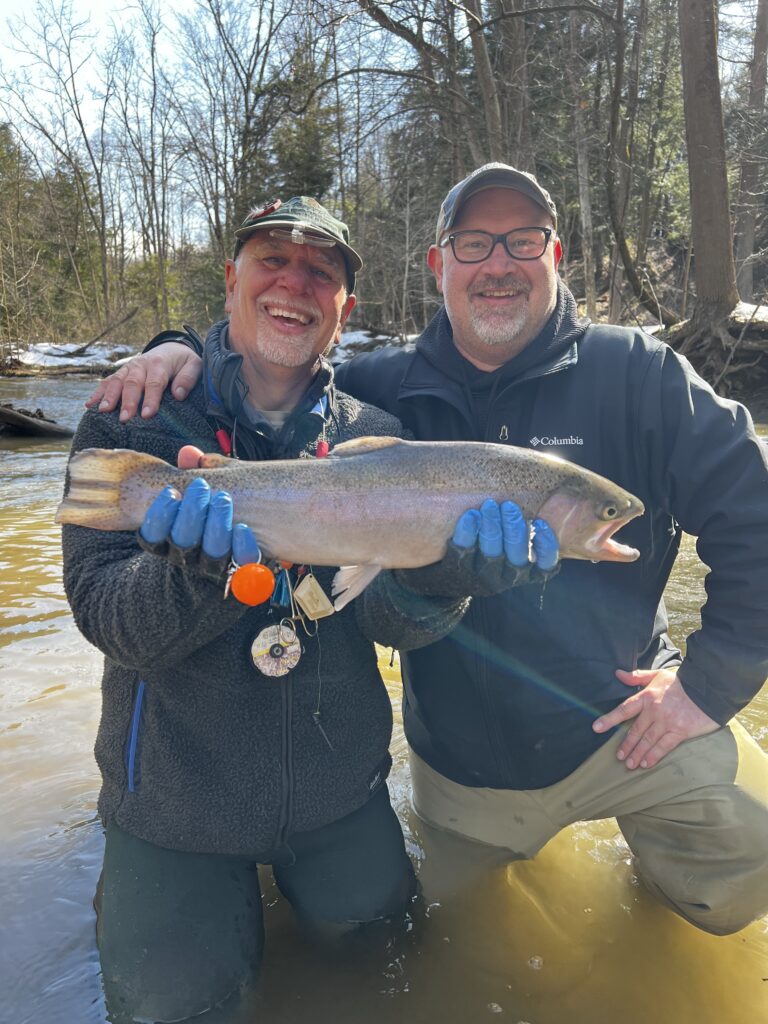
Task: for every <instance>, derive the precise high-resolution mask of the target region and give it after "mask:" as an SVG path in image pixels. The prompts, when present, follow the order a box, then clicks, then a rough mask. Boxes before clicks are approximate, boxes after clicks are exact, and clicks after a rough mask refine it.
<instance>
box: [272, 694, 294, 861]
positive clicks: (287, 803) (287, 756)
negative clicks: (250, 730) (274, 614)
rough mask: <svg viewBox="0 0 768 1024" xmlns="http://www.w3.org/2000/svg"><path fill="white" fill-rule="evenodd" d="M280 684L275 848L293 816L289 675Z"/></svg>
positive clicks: (282, 837)
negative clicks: (278, 807)
mask: <svg viewBox="0 0 768 1024" xmlns="http://www.w3.org/2000/svg"><path fill="white" fill-rule="evenodd" d="M278 685H279V686H280V703H281V708H280V712H281V716H280V718H281V720H280V727H281V734H282V735H281V748H282V751H281V752H282V756H281V762H280V795H281V800H280V817H279V819H278V825H277V838H276V841H275V846H276V848H279V847H281V846H282V845H283V844H284V843H285V840H286V837H287V836H288V830H289V828H290V825H291V819H292V817H293V729H292V725H293V683H292V682H291V679H290V675H289V676H288V677H287V678H286V679H285V682H281V683H279V684H278Z"/></svg>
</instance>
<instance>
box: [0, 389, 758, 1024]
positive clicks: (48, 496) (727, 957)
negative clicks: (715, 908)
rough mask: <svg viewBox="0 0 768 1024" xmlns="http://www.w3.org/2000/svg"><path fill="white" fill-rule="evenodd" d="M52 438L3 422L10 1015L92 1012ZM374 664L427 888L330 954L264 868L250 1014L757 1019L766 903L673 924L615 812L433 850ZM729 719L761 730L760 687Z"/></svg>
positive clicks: (90, 860)
mask: <svg viewBox="0 0 768 1024" xmlns="http://www.w3.org/2000/svg"><path fill="white" fill-rule="evenodd" d="M90 390H91V382H90V381H87V380H72V379H66V380H55V381H51V380H49V381H33V382H18V381H17V382H1V383H0V400H3V401H8V400H11V401H18V402H21V403H22V404H23V403H24V402H26V403H27V404H31V405H41V406H42V407H43V408H44V410H45V411H46V413H47V414H48V415H52V416H54V417H55V418H57V419H59V420H61V421H63V422H69V423H71V424H73V425H74V423H76V421H77V419H78V418H79V413H80V408H81V404H82V401H83V399H84V397H85V396H86V395H87V394H88V393H89V392H90ZM66 450H67V448H66V444H62V443H60V442H45V441H40V442H35V443H34V444H32V445H27V444H25V443H19V442H13V441H10V440H7V439H5V440H2V439H0V460H2V467H3V473H2V483H0V488H1V493H2V501H1V502H0V680H1V682H0V753H1V754H2V758H3V763H4V765H5V781H4V785H3V787H2V788H1V789H0V814H1V815H2V821H3V823H4V827H3V829H2V832H1V833H0V844H1V848H2V857H3V868H4V870H3V872H2V873H1V874H0V908H1V911H0V912H1V914H2V922H3V931H4V935H3V976H2V985H3V1011H2V1013H0V1019H3V1020H8V1021H9V1024H10V1022H13V1024H27V1022H29V1024H33V1022H34V1024H42V1022H45V1024H59V1022H61V1024H102V1022H103V1021H104V1016H105V1010H104V1005H103V999H102V996H101V989H100V984H99V975H98V958H97V954H96V950H95V942H94V931H93V928H94V921H93V912H92V909H91V904H90V901H91V898H92V895H93V889H94V886H95V881H96V877H97V875H98V870H99V865H100V860H101V852H102V838H101V830H100V827H99V825H98V823H97V821H96V819H95V806H96V797H97V793H98V773H97V770H96V766H95V763H94V761H93V754H92V749H93V741H94V737H95V734H96V727H97V722H98V713H99V677H100V662H101V658H100V655H99V654H98V653H97V652H96V651H95V650H94V649H93V648H91V647H89V646H88V644H86V643H85V641H84V640H83V639H82V638H81V637H80V635H79V633H78V632H77V630H76V629H75V627H74V624H73V622H72V619H71V616H70V614H69V611H68V609H67V606H66V602H65V600H64V597H63V593H62V589H61V567H60V556H59V539H58V530H57V529H56V528H55V527H54V525H53V511H54V508H55V505H56V503H57V500H58V497H59V494H60V490H61V483H62V479H63V467H64V462H65V458H66ZM702 574H703V573H702V569H701V567H700V566H699V564H698V562H697V560H696V557H695V551H694V548H693V544H692V542H689V541H686V543H685V544H684V547H683V555H682V558H681V560H680V563H679V566H678V569H677V571H676V574H675V577H674V579H673V581H672V583H671V584H670V587H669V591H668V598H669V609H670V615H671V621H672V628H673V631H674V632H675V633H676V635H677V636H678V637H679V636H683V635H685V633H686V632H688V631H689V630H690V629H691V628H692V626H693V624H694V623H695V622H696V621H697V618H698V609H699V607H700V604H701V601H702V599H703V586H702ZM382 669H383V672H384V674H385V676H386V678H387V681H388V686H389V689H390V693H391V695H392V698H393V703H394V705H395V709H396V718H397V719H398V721H397V727H396V732H395V737H394V740H393V746H392V751H393V757H394V770H393V773H392V777H391V791H392V794H393V801H394V804H395V807H396V809H397V811H398V814H399V816H400V819H401V821H402V822H403V824H404V828H405V832H406V841H407V845H408V850H409V853H410V854H411V856H412V858H413V860H414V862H415V863H416V865H417V867H418V868H419V869H420V872H421V876H422V879H423V881H424V883H425V900H424V902H423V903H421V904H419V905H418V906H417V907H415V908H414V917H413V921H412V922H411V924H410V928H409V930H408V931H407V932H406V934H405V935H404V936H403V937H402V941H401V943H400V944H399V945H398V946H396V947H393V948H392V949H391V950H389V951H388V955H387V957H386V958H385V959H384V960H383V961H380V962H377V963H375V964H371V965H368V966H367V967H366V966H364V965H360V964H342V965H339V964H335V965H329V962H328V959H327V958H326V957H323V956H321V955H318V953H317V952H316V951H313V950H310V949H308V948H307V947H306V946H304V945H303V944H302V943H301V941H300V940H299V938H298V936H297V932H296V928H295V924H294V921H293V917H292V914H291V911H290V908H289V907H288V905H287V904H286V903H285V901H284V900H283V899H282V897H281V896H280V895H279V893H278V892H277V890H276V888H275V887H274V884H273V883H272V882H271V879H270V876H269V874H268V873H267V872H265V873H264V876H263V879H262V882H263V889H264V894H265V895H264V899H265V907H266V923H267V932H268V951H267V957H266V963H265V971H264V978H263V984H262V989H261V992H260V994H259V999H258V1005H257V1006H256V1008H255V1010H254V1019H260V1020H269V1021H273V1022H275V1024H310V1022H311V1024H326V1022H327V1024H330V1022H331V1021H333V1022H334V1024H359V1022H360V1021H365V1022H366V1024H390V1022H391V1024H395V1022H398V1024H401V1022H403V1024H434V1022H435V1021H438V1020H440V1021H442V1022H445V1024H476V1022H482V1021H486V1020H488V1021H492V1020H494V1019H496V1018H498V1019H500V1020H503V1021H511V1022H513V1024H514V1022H526V1021H527V1022H530V1024H563V1022H565V1021H568V1024H602V1022H605V1021H609V1020H621V1021H622V1024H647V1022H648V1021H649V1020H657V1021H661V1022H663V1024H667V1022H668V1024H672V1022H674V1024H737V1022H738V1024H740V1022H741V1021H748V1022H754V1024H757V1022H758V1021H762V1020H766V1018H767V1017H768V1014H767V1013H766V1005H768V981H766V980H765V979H766V978H768V921H766V920H764V921H762V922H759V923H757V924H754V925H752V926H751V927H750V928H748V929H746V930H745V931H744V932H742V933H740V934H739V935H736V936H730V937H727V938H713V937H712V936H708V935H705V934H703V933H701V932H698V931H696V930H695V929H694V928H691V927H690V926H688V925H686V924H685V923H684V922H683V921H681V920H679V919H678V918H676V917H675V916H674V915H673V914H671V913H668V912H667V911H665V910H663V909H662V908H660V907H658V906H657V905H656V904H654V903H653V901H652V900H650V899H649V898H648V897H647V896H646V895H645V893H644V892H643V891H642V889H641V888H640V887H639V886H638V884H637V879H636V878H635V877H634V875H633V873H632V865H631V862H630V859H629V857H628V851H627V848H626V846H625V845H624V842H623V840H622V838H621V835H620V833H619V832H618V830H617V828H616V826H615V824H614V823H613V822H611V821H605V822H598V823H595V824H591V825H576V826H574V827H572V828H570V829H568V830H566V831H565V832H563V833H561V834H560V835H559V836H558V837H557V838H556V839H555V840H553V841H552V842H551V843H550V844H549V845H548V846H547V847H546V848H545V849H544V850H543V851H542V852H541V853H540V854H539V855H538V856H537V857H536V859H535V860H534V861H531V862H516V863H513V864H506V863H502V862H500V860H499V858H498V855H497V854H496V853H495V852H494V851H483V850H482V849H479V848H478V847H476V846H474V845H472V844H467V843H465V842H463V841H462V840H460V839H453V838H449V837H441V839H440V843H439V847H440V849H439V857H437V856H436V855H435V854H434V849H435V838H434V836H432V835H430V834H429V832H428V830H426V829H425V827H424V826H423V825H421V824H420V823H418V821H416V820H415V819H414V818H413V816H412V815H411V814H410V811H409V806H408V769H407V758H406V750H405V742H404V739H403V736H402V731H401V728H400V722H399V710H398V705H399V696H400V695H399V684H398V681H397V669H396V666H395V667H394V668H392V669H390V668H389V667H388V663H387V661H386V660H384V661H383V662H382ZM743 720H744V721H745V723H746V725H747V727H748V728H749V730H750V731H751V732H752V734H753V735H755V736H756V737H757V738H758V740H759V741H760V742H761V743H762V744H763V746H764V747H768V695H766V693H765V691H764V693H763V695H762V696H761V698H759V699H758V700H757V701H755V703H754V704H753V705H752V706H751V708H750V709H748V711H747V712H746V713H745V715H744V716H743ZM452 864H455V865H457V867H460V868H461V871H460V873H459V874H457V875H453V874H452V873H451V872H450V871H448V869H449V868H450V867H451V865H452ZM433 865H434V867H435V870H432V868H433ZM437 867H442V868H443V869H444V870H443V871H441V872H438V871H437V870H436V869H437ZM457 877H461V879H462V881H461V884H460V885H458V884H457V883H456V878H457Z"/></svg>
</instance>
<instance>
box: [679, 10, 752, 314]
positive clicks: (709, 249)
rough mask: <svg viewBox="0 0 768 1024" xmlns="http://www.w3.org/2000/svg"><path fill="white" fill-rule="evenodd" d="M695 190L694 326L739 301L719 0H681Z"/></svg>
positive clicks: (687, 123)
mask: <svg viewBox="0 0 768 1024" xmlns="http://www.w3.org/2000/svg"><path fill="white" fill-rule="evenodd" d="M678 12H679V17H680V48H681V56H682V65H683V101H684V109H685V134H686V140H687V143H688V179H689V182H690V189H691V238H692V241H693V259H694V275H695V278H696V305H695V307H694V313H693V321H694V325H693V326H694V327H698V326H699V325H700V326H701V327H704V326H705V325H707V326H708V325H712V324H717V323H721V322H722V321H724V320H725V319H726V318H727V317H728V315H729V313H730V312H731V311H732V310H733V309H734V308H735V306H736V304H737V303H738V301H739V293H738V290H737V288H736V269H735V266H734V262H733V250H732V247H731V246H732V242H731V237H732V236H731V220H730V214H729V208H728V178H727V175H726V164H725V135H724V132H723V110H722V102H721V98H720V78H719V74H718V67H717V10H716V6H715V0H679V3H678Z"/></svg>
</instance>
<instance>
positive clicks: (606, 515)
mask: <svg viewBox="0 0 768 1024" xmlns="http://www.w3.org/2000/svg"><path fill="white" fill-rule="evenodd" d="M618 514H619V510H618V509H617V508H616V506H615V505H614V504H613V503H612V502H610V501H609V502H608V504H607V505H603V508H602V511H601V513H600V518H601V519H615V518H616V516H617V515H618Z"/></svg>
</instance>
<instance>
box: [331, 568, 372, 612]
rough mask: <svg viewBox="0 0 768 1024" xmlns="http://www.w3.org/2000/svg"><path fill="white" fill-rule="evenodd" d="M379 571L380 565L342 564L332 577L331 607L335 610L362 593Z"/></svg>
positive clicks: (338, 610) (339, 609)
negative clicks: (333, 599) (332, 598)
mask: <svg viewBox="0 0 768 1024" xmlns="http://www.w3.org/2000/svg"><path fill="white" fill-rule="evenodd" d="M380 572H381V566H380V565H342V567H341V568H340V569H339V571H338V572H337V573H336V575H335V576H334V577H333V585H332V587H331V595H332V596H333V597H334V598H335V599H336V600H335V601H334V602H333V607H334V608H335V609H336V611H337V612H340V611H341V609H342V608H343V607H344V606H345V605H347V604H349V602H350V601H353V600H354V599H355V598H356V597H357V596H358V594H362V592H363V591H364V590H365V588H366V587H367V586H368V584H369V583H370V582H371V580H372V579H374V578H375V577H376V576H378V575H379V573H380Z"/></svg>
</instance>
